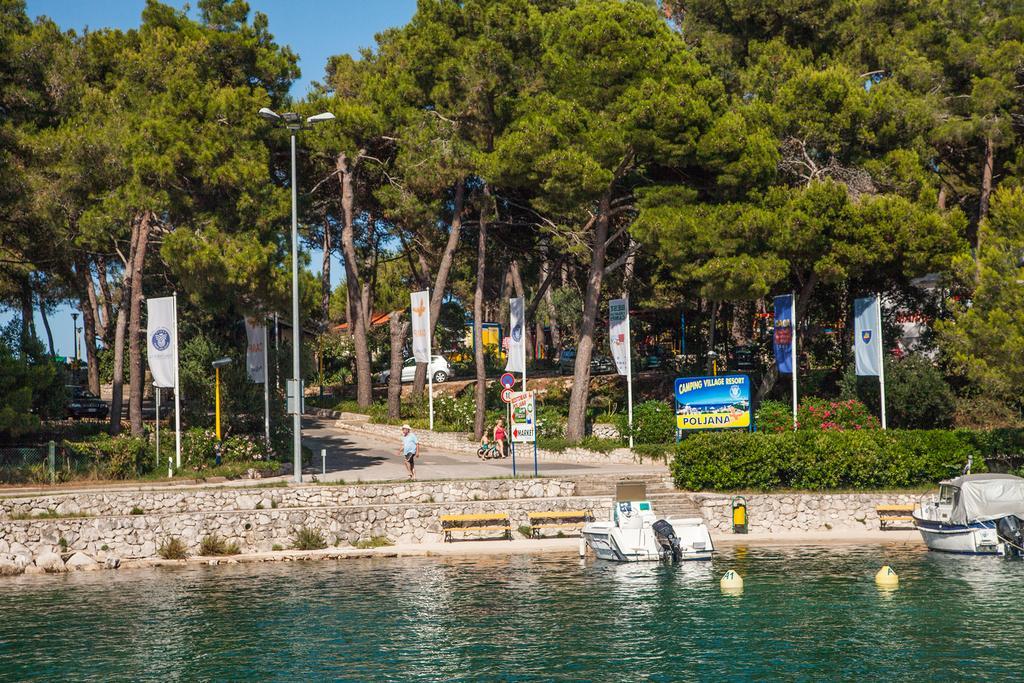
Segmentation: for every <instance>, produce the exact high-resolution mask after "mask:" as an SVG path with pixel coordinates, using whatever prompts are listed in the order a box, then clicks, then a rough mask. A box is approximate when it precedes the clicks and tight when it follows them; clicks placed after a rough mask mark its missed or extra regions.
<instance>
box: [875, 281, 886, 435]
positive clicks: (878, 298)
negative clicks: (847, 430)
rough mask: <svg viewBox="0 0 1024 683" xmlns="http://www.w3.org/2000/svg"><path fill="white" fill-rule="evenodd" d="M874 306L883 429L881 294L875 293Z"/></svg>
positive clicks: (883, 423)
mask: <svg viewBox="0 0 1024 683" xmlns="http://www.w3.org/2000/svg"><path fill="white" fill-rule="evenodd" d="M875 306H876V307H875V314H876V318H875V321H876V322H877V323H878V388H879V393H880V394H881V398H882V429H885V428H886V424H885V352H884V350H883V349H884V348H885V336H884V335H883V334H882V295H881V294H875Z"/></svg>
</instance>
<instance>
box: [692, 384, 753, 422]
mask: <svg viewBox="0 0 1024 683" xmlns="http://www.w3.org/2000/svg"><path fill="white" fill-rule="evenodd" d="M675 403H676V428H677V429H680V430H683V431H688V430H696V429H750V425H751V423H752V419H751V408H750V378H749V377H747V376H746V375H718V376H716V377H680V378H678V379H677V380H676V386H675Z"/></svg>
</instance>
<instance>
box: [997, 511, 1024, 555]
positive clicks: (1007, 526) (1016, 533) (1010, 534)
mask: <svg viewBox="0 0 1024 683" xmlns="http://www.w3.org/2000/svg"><path fill="white" fill-rule="evenodd" d="M996 533H997V534H999V538H1000V539H1001V540H1003V541H1004V542H1005V543H1006V544H1007V548H1006V555H1007V556H1008V557H1024V525H1022V524H1021V520H1020V519H1018V518H1017V517H1016V516H1014V515H1009V516H1007V517H1000V518H999V519H998V520H996Z"/></svg>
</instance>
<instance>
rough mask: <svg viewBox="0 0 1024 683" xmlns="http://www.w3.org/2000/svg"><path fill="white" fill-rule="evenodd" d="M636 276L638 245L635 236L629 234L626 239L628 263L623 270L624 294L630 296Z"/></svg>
mask: <svg viewBox="0 0 1024 683" xmlns="http://www.w3.org/2000/svg"><path fill="white" fill-rule="evenodd" d="M635 276H636V247H635V246H634V242H633V236H632V235H629V236H628V239H627V240H626V265H625V266H624V268H623V271H622V296H623V297H626V298H628V297H629V290H630V287H632V285H633V278H634V277H635Z"/></svg>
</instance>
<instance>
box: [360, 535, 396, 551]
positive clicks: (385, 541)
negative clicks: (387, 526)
mask: <svg viewBox="0 0 1024 683" xmlns="http://www.w3.org/2000/svg"><path fill="white" fill-rule="evenodd" d="M389 545H394V542H393V541H392V540H391V539H389V538H388V537H387V536H373V537H371V538H369V539H361V540H358V541H356V542H355V547H356V548H359V549H360V550H368V549H369V548H386V547H387V546H389Z"/></svg>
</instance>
